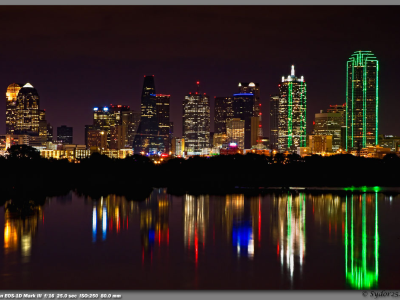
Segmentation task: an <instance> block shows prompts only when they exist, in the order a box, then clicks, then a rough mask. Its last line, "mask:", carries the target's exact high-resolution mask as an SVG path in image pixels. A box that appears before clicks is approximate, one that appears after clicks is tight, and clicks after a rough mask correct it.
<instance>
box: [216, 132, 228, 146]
mask: <svg viewBox="0 0 400 300" xmlns="http://www.w3.org/2000/svg"><path fill="white" fill-rule="evenodd" d="M227 144H228V135H227V134H226V133H214V136H213V147H217V148H222V147H225V146H227Z"/></svg>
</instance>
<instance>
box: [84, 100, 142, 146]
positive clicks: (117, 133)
mask: <svg viewBox="0 0 400 300" xmlns="http://www.w3.org/2000/svg"><path fill="white" fill-rule="evenodd" d="M138 123H139V120H138V114H137V113H135V112H134V111H131V110H130V108H129V106H126V105H113V104H111V105H110V106H104V107H103V108H99V107H95V108H93V126H90V125H87V126H86V127H87V128H85V136H86V143H87V134H88V132H89V130H93V129H98V130H101V131H103V132H104V134H105V135H106V136H107V149H117V150H119V149H124V148H132V144H133V139H134V136H135V134H136V130H137V127H138Z"/></svg>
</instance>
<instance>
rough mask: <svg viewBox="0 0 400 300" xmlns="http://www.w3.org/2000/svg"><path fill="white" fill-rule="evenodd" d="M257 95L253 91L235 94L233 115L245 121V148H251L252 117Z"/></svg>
mask: <svg viewBox="0 0 400 300" xmlns="http://www.w3.org/2000/svg"><path fill="white" fill-rule="evenodd" d="M254 103H255V97H254V94H252V93H239V94H234V95H233V103H232V107H233V117H234V118H236V119H241V120H243V121H244V148H245V149H250V148H251V146H252V145H251V118H252V117H254V116H255V112H254Z"/></svg>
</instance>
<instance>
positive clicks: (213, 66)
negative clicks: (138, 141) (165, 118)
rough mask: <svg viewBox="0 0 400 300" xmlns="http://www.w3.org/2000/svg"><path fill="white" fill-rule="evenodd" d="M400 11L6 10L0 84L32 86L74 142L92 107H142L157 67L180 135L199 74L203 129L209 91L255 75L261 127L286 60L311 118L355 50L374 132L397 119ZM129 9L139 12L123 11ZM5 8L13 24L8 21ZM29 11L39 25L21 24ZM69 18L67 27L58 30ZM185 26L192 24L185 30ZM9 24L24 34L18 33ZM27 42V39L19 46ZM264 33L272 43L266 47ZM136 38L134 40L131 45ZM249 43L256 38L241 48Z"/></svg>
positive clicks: (392, 129)
mask: <svg viewBox="0 0 400 300" xmlns="http://www.w3.org/2000/svg"><path fill="white" fill-rule="evenodd" d="M372 9H373V12H374V19H373V20H372V21H371V22H372V23H370V24H372V26H371V30H369V31H368V32H365V33H364V31H362V32H361V33H360V34H357V35H353V34H351V32H352V31H349V30H348V28H347V26H346V25H344V24H342V21H341V20H342V19H346V18H351V19H352V20H353V21H354V23H355V24H360V25H355V27H354V30H357V28H361V27H362V25H361V24H362V23H363V21H362V20H363V16H364V15H365V14H368V13H369V12H372ZM397 9H398V8H397V7H352V6H349V7H340V6H338V7H280V6H277V7H263V6H262V7H247V6H244V7H233V6H227V7H218V6H217V7H199V6H193V7H181V6H177V7H157V6H156V7H112V6H111V7H107V8H103V7H83V8H76V7H63V9H62V10H61V9H60V8H57V7H12V6H10V7H3V8H2V11H3V14H4V16H5V18H3V19H2V20H1V21H0V22H3V23H4V26H3V27H4V28H7V31H5V29H3V35H2V36H3V41H4V42H5V43H6V44H7V45H9V47H7V48H6V49H4V51H3V52H2V54H1V55H2V56H1V57H2V60H3V61H4V67H3V70H5V71H3V72H2V75H1V76H0V84H1V85H2V86H3V87H4V89H5V88H6V87H7V86H8V85H9V84H11V83H13V82H17V83H18V82H29V83H31V84H32V85H33V86H34V87H35V88H36V89H37V91H38V93H39V95H40V101H41V107H44V108H46V118H47V120H48V122H49V123H50V124H51V125H52V126H53V128H57V127H59V126H61V125H67V126H71V127H74V129H75V130H74V141H75V142H76V143H77V144H83V143H84V126H85V125H87V124H89V123H90V120H91V115H92V108H93V107H95V106H100V105H101V106H105V105H109V104H110V103H114V104H115V103H117V102H118V103H119V104H122V105H128V106H130V107H131V109H133V110H135V111H140V95H141V86H142V78H143V75H155V78H156V84H157V90H158V91H162V92H163V93H165V94H169V95H171V121H172V122H174V127H175V132H174V135H175V136H182V133H181V128H182V124H181V122H182V121H181V117H180V114H181V103H182V101H183V99H184V97H185V95H186V94H187V93H188V92H189V91H190V90H191V86H192V85H193V82H196V81H200V82H201V85H202V89H203V90H204V92H206V93H207V95H210V100H211V128H213V121H214V116H213V105H214V103H213V99H214V96H217V97H220V96H227V95H228V96H229V95H231V94H232V93H233V92H235V91H236V89H237V83H238V82H258V83H260V88H261V95H260V99H261V103H262V104H263V111H262V113H263V115H264V116H265V117H264V118H263V131H264V135H267V134H266V133H267V132H269V115H268V107H269V105H268V102H269V99H270V95H274V94H277V93H278V88H277V84H278V83H279V78H280V76H284V75H285V73H287V71H286V70H287V68H288V66H290V65H295V68H296V70H298V71H299V72H301V74H304V75H305V76H306V78H307V83H308V85H309V88H308V94H307V98H308V101H307V114H308V116H313V115H314V114H315V113H317V112H318V111H319V110H320V109H323V108H325V107H328V106H329V105H331V104H343V103H345V91H346V82H345V79H344V76H345V75H344V74H345V72H346V61H347V59H348V57H349V55H350V54H351V53H353V52H354V51H357V50H370V51H372V52H373V53H374V54H375V55H376V57H378V58H379V61H380V78H379V87H380V91H379V92H380V110H379V115H380V119H381V120H382V121H381V122H380V124H379V133H380V134H393V135H400V129H398V128H397V124H396V120H397V116H396V111H397V110H398V109H400V107H398V104H397V102H398V101H396V96H394V95H396V90H395V86H396V85H395V84H394V81H395V80H396V78H397V69H398V67H399V66H398V61H397V60H396V53H397V51H396V49H397V48H399V47H398V42H397V41H396V39H393V36H394V34H395V33H396V28H397V27H396V24H395V23H394V21H393V20H395V16H396V15H397ZM131 14H134V15H135V16H136V17H135V18H133V19H132V18H128V15H131ZM149 14H152V16H153V17H154V18H153V21H152V24H151V25H148V26H147V27H143V24H146V22H145V18H147V16H148V15H149ZM11 15H13V22H8V20H9V19H8V18H9V17H8V16H11ZM193 15H196V16H198V17H199V18H202V17H207V20H208V21H207V25H201V24H194V23H193V24H192V23H190V22H187V21H188V20H190V19H191V18H192V16H193ZM283 15H285V19H287V21H286V22H280V18H281V17H282V16H283ZM33 17H34V18H35V19H36V20H37V19H40V20H41V21H40V22H30V20H31V18H33ZM71 17H72V18H74V20H75V22H74V24H73V26H72V25H71V26H72V27H71V26H68V27H65V26H64V25H63V24H69V23H70V22H67V20H69V19H70V18H71ZM261 21H262V22H261ZM278 21H279V22H278ZM6 23H7V26H5V24H6ZM182 23H189V25H188V26H186V27H185V28H183V27H182V26H181V24H182ZM27 24H30V25H29V30H26V26H27ZM317 24H318V26H316V25H317ZM295 25H296V26H300V27H301V28H302V31H303V32H304V34H303V35H302V37H301V43H300V37H296V36H295V35H290V39H287V37H286V38H283V36H285V35H286V36H287V35H288V34H290V32H291V31H290V30H291V28H293V26H295ZM144 28H146V29H144ZM160 29H162V30H160ZM15 32H24V35H23V36H24V38H22V35H21V37H19V36H18V35H15V34H14V33H15ZM116 33H118V34H116ZM145 33H146V34H147V33H150V34H149V36H151V38H150V37H147V36H146V34H145ZM240 35H245V36H247V42H246V43H238V39H237V37H238V36H240ZM25 40H28V41H29V45H30V47H25V46H23V45H25V43H23V41H25ZM192 40H197V41H198V43H192ZM273 40H275V41H276V42H275V43H272V44H271V41H273ZM139 41H140V43H143V47H137V46H138V43H139ZM293 42H294V44H293ZM251 43H255V44H256V45H257V46H256V47H248V45H249V44H251ZM389 43H390V47H388V45H389ZM78 45H79V46H78ZM267 45H268V47H266V46H267ZM289 45H292V46H290V47H289ZM277 78H278V80H277ZM332 83H333V85H332ZM326 91H329V92H326ZM1 109H2V110H0V132H4V133H5V107H4V105H3V106H2V107H1ZM71 116H74V117H73V118H71ZM382 116H385V117H384V118H383V117H382ZM1 118H2V119H1ZM311 124H312V118H307V129H308V131H309V129H310V128H312V125H311Z"/></svg>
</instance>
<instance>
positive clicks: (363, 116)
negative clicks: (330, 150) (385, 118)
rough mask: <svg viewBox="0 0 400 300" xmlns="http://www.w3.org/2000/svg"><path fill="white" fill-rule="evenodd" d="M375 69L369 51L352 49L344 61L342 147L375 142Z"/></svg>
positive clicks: (364, 145)
mask: <svg viewBox="0 0 400 300" xmlns="http://www.w3.org/2000/svg"><path fill="white" fill-rule="evenodd" d="M378 72H379V62H378V60H377V58H376V57H375V56H374V54H372V52H371V51H356V52H354V53H353V54H352V55H351V57H350V58H349V60H348V61H347V74H346V128H347V131H346V135H347V139H346V151H347V150H351V149H354V148H358V147H361V148H364V147H367V146H373V145H378V100H379V98H378Z"/></svg>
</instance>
